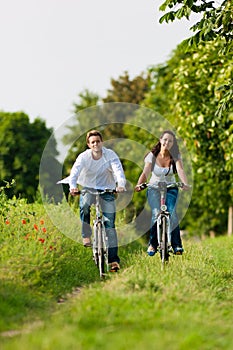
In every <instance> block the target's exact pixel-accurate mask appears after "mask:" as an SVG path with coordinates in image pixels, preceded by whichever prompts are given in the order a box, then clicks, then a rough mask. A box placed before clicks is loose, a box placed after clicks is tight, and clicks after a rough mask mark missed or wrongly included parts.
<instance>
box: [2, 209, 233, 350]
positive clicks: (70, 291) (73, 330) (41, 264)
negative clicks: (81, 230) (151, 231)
mask: <svg viewBox="0 0 233 350" xmlns="http://www.w3.org/2000/svg"><path fill="white" fill-rule="evenodd" d="M36 212H37V214H36V215H34V216H33V220H35V221H36V224H37V225H38V226H39V221H38V220H39V219H41V216H43V220H44V224H43V225H42V227H45V224H46V229H47V232H46V234H48V232H49V237H47V238H46V239H48V240H49V242H47V243H46V242H44V243H43V244H42V243H41V241H38V237H37V236H36V238H37V239H36V240H34V239H32V240H22V237H23V235H24V234H25V231H22V232H21V231H20V233H18V234H17V235H14V236H13V237H12V235H9V225H7V226H3V227H4V230H5V231H4V235H5V236H4V237H5V239H4V240H3V241H2V247H3V254H2V263H1V270H0V274H1V275H0V277H1V280H2V284H1V287H0V296H1V300H2V301H1V303H0V311H1V317H0V320H1V321H0V329H1V336H0V344H1V349H2V350H13V349H14V350H23V349H27V350H28V349H29V350H30V349H33V350H34V349H35V350H37V349H38V350H53V349H56V350H60V349H62V350H64V349H65V350H66V349H67V350H73V349H74V350H79V349H81V350H83V349H84V350H86V349H87V350H89V349H103V350H105V349H106V350H108V349H114V350H125V349H127V350H128V349H137V350H144V349H145V348H147V347H148V348H152V349H162V350H163V349H169V350H186V349H187V350H189V349H192V350H195V349H197V350H200V349H201V350H215V349H216V350H222V349H223V350H225V349H226V350H228V349H229V350H230V349H232V348H233V339H232V319H233V308H232V302H233V272H232V266H233V240H232V238H231V237H220V238H216V239H208V240H206V241H200V242H194V241H188V240H187V241H185V254H184V255H183V256H182V257H180V256H174V257H173V256H172V257H171V259H170V262H169V263H168V264H167V265H166V266H165V268H164V269H162V268H161V261H160V258H159V256H158V255H155V256H154V257H148V256H147V255H146V253H145V245H144V243H143V242H141V241H138V242H134V243H132V244H130V245H128V246H125V247H120V250H119V253H120V256H121V261H122V263H121V265H122V269H121V270H120V272H119V273H117V274H110V275H109V277H108V278H107V279H106V280H105V281H100V280H99V276H98V271H97V269H96V267H95V266H94V264H93V262H92V261H91V260H92V259H91V250H87V249H85V248H83V247H82V246H81V245H80V244H77V243H75V242H74V241H71V240H70V239H68V238H66V237H62V235H61V234H60V233H59V232H57V231H56V230H54V228H53V226H52V225H51V226H50V224H49V221H48V222H47V218H46V217H44V214H43V213H40V208H39V207H38V208H37V210H36ZM42 214H43V215H42ZM18 218H19V217H15V222H17V220H18ZM28 218H29V219H30V225H31V226H30V227H31V230H32V232H33V234H38V231H36V232H34V231H33V227H34V226H33V225H34V222H33V220H32V217H30V216H29V217H28ZM32 224H33V225H32ZM19 227H20V230H22V226H19ZM23 230H25V226H23ZM7 232H8V233H7ZM39 233H40V236H41V232H39ZM7 237H8V238H7ZM58 237H60V238H59V239H58ZM54 240H55V241H56V242H57V243H56V250H54V249H53V250H52V251H50V250H49V251H47V250H46V254H44V252H43V254H42V251H43V250H44V248H43V250H42V251H41V250H40V248H41V247H44V244H48V246H50V245H51V241H53V242H54ZM58 242H59V243H58ZM25 243H26V245H25ZM10 245H11V248H10ZM7 247H8V248H9V250H8V249H6V248H7ZM46 247H47V246H46ZM22 252H23V253H22ZM32 252H34V253H32ZM35 252H36V253H35ZM61 298H62V299H63V300H65V302H64V303H58V302H57V301H58V300H59V299H61Z"/></svg>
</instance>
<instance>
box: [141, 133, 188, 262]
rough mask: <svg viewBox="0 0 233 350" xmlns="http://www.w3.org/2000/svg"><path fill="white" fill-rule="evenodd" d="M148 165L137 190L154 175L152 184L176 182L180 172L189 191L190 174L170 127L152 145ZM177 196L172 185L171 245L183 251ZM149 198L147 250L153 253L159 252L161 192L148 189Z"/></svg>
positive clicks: (169, 193) (168, 199)
mask: <svg viewBox="0 0 233 350" xmlns="http://www.w3.org/2000/svg"><path fill="white" fill-rule="evenodd" d="M144 162H145V166H144V169H143V172H142V174H141V175H140V177H139V179H138V182H137V185H136V187H135V191H137V192H139V191H141V189H140V185H141V184H142V183H144V182H146V181H147V178H148V177H149V175H150V174H151V178H150V181H149V183H151V184H153V183H155V182H158V181H166V182H168V183H169V182H175V181H176V180H175V174H176V173H177V174H178V176H179V179H180V181H181V182H182V183H183V184H184V187H183V190H188V189H189V186H188V184H187V183H188V182H187V177H186V174H185V171H184V168H183V164H182V160H181V156H180V151H179V147H178V144H177V139H176V137H175V134H174V133H173V132H172V131H170V130H165V131H164V132H163V133H162V135H161V136H160V139H159V141H158V143H157V144H156V145H155V146H154V147H153V148H152V150H151V152H149V153H148V154H147V155H146V157H145V159H144ZM177 197H178V188H176V187H172V188H168V189H167V196H166V205H167V208H168V211H169V212H170V213H171V230H172V232H171V244H172V248H173V251H174V254H177V255H181V254H182V253H183V247H182V241H181V237H180V228H179V222H178V218H177V214H176V209H175V208H176V202H177ZM147 199H148V203H149V205H150V207H151V211H152V219H151V228H150V240H149V246H148V249H147V253H148V255H150V256H153V255H155V253H156V252H157V247H158V241H157V224H156V220H157V217H158V214H159V210H160V193H159V191H158V190H156V189H154V188H150V187H149V188H148V190H147Z"/></svg>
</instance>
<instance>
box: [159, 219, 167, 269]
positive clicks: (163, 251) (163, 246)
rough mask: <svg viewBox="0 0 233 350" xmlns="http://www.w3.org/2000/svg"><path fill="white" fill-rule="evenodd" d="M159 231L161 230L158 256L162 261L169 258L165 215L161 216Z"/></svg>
mask: <svg viewBox="0 0 233 350" xmlns="http://www.w3.org/2000/svg"><path fill="white" fill-rule="evenodd" d="M161 231H162V244H161V250H160V257H161V260H162V263H165V261H168V260H169V252H168V240H167V223H166V218H165V216H163V217H162V220H161Z"/></svg>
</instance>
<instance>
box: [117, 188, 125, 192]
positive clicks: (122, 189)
mask: <svg viewBox="0 0 233 350" xmlns="http://www.w3.org/2000/svg"><path fill="white" fill-rule="evenodd" d="M116 191H117V192H125V188H124V187H117V188H116Z"/></svg>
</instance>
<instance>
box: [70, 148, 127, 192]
mask: <svg viewBox="0 0 233 350" xmlns="http://www.w3.org/2000/svg"><path fill="white" fill-rule="evenodd" d="M77 183H78V184H80V185H81V186H84V187H89V188H95V189H100V190H104V189H106V188H107V189H114V188H116V184H117V186H118V187H125V184H126V179H125V175H124V171H123V168H122V165H121V162H120V159H119V157H118V156H117V154H116V153H115V152H114V151H112V150H110V149H108V148H105V147H103V148H102V157H101V158H100V159H98V160H95V159H93V157H92V151H91V149H87V150H86V151H84V152H82V153H80V154H79V156H78V157H77V159H76V161H75V163H74V165H73V167H72V169H71V172H70V176H69V185H70V190H71V189H73V188H76V187H77Z"/></svg>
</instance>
